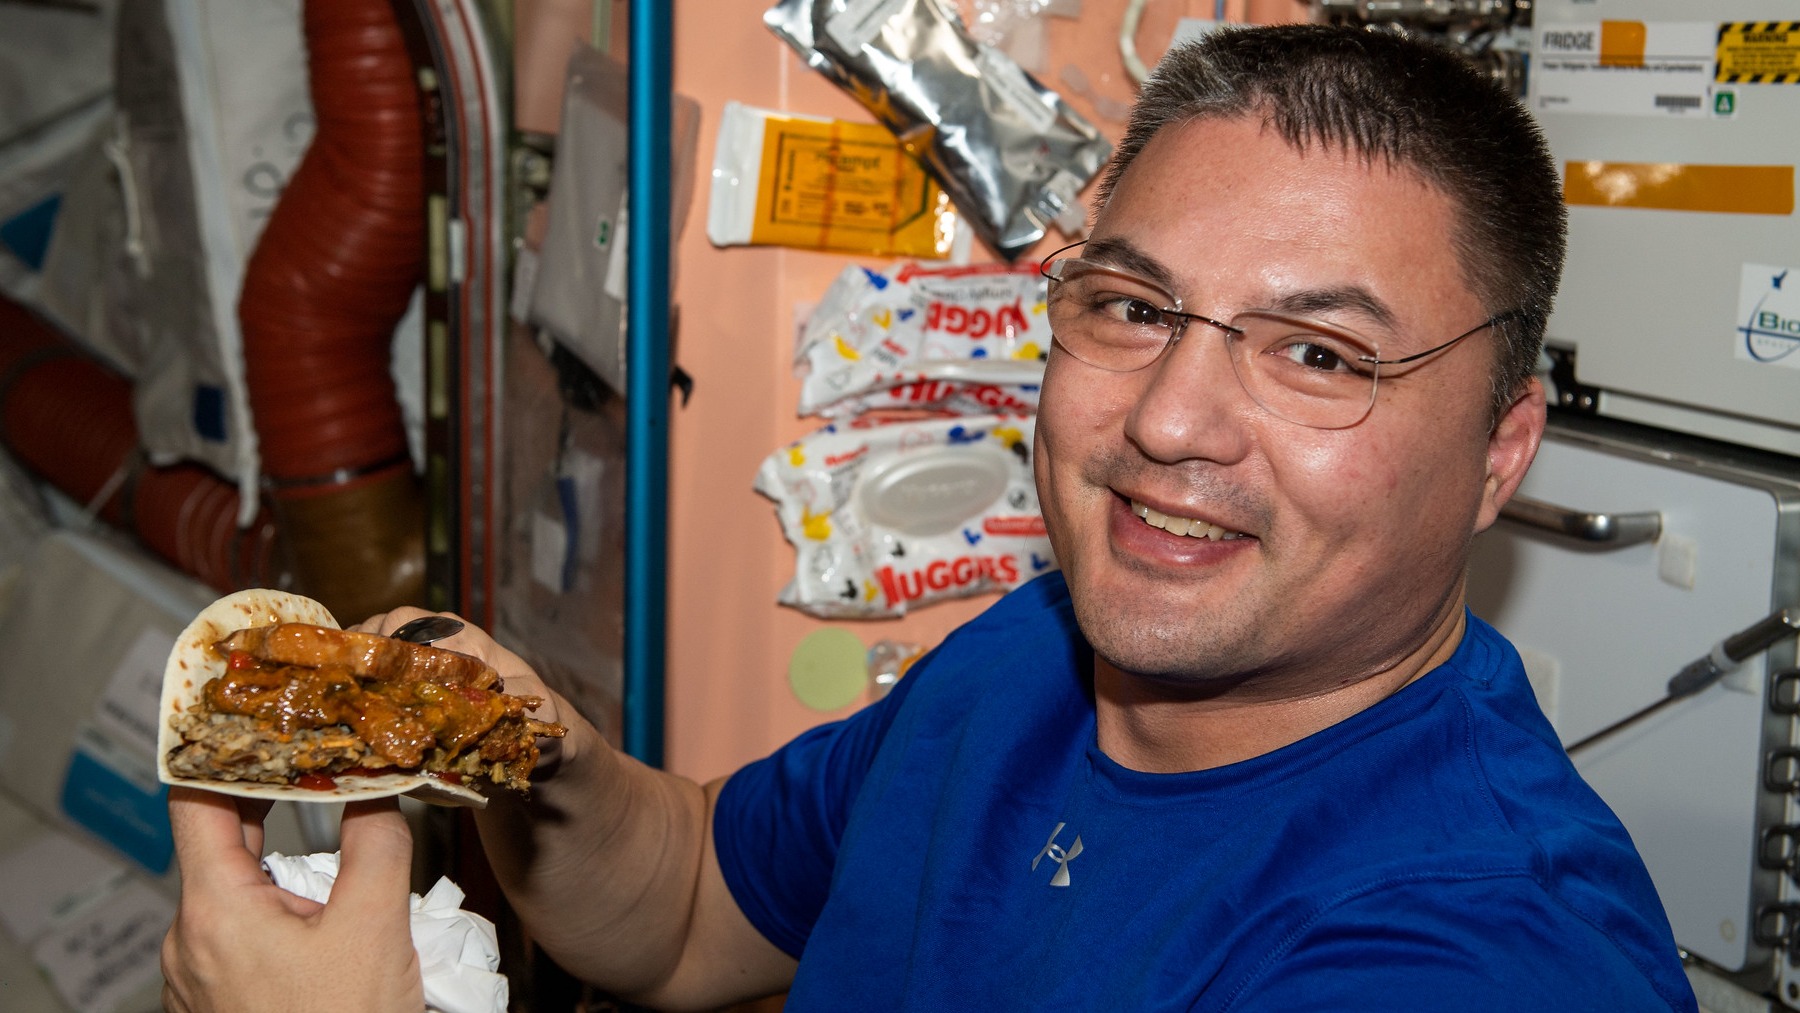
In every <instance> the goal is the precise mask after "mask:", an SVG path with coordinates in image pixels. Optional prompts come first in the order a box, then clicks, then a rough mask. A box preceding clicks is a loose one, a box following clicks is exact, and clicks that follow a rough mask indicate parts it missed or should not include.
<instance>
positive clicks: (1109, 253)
mask: <svg viewBox="0 0 1800 1013" xmlns="http://www.w3.org/2000/svg"><path fill="white" fill-rule="evenodd" d="M1081 257H1082V259H1083V260H1095V261H1099V262H1101V263H1104V264H1108V265H1110V266H1112V267H1117V268H1120V269H1121V270H1125V271H1130V272H1131V273H1132V274H1136V275H1139V276H1141V277H1143V278H1144V279H1146V280H1148V281H1154V282H1156V283H1157V284H1159V285H1161V286H1162V287H1163V288H1164V289H1166V290H1168V291H1169V292H1171V293H1177V284H1178V283H1177V281H1176V279H1175V275H1174V273H1173V272H1172V271H1170V270H1169V269H1168V267H1166V266H1164V264H1163V263H1162V261H1160V260H1157V259H1156V258H1155V257H1152V256H1150V255H1149V254H1148V253H1145V252H1144V251H1143V250H1140V249H1138V247H1137V246H1136V245H1135V244H1133V243H1132V242H1131V240H1129V239H1125V238H1123V237H1113V238H1108V239H1090V240H1088V242H1087V245H1085V246H1084V247H1082V251H1081ZM1177 296H1178V297H1179V298H1183V299H1184V301H1185V297H1182V296H1180V295H1179V293H1177ZM1255 308H1256V309H1263V310H1271V311H1273V312H1276V313H1291V314H1294V315H1295V316H1315V315H1318V314H1320V313H1330V312H1334V311H1339V310H1349V311H1351V312H1353V313H1357V314H1360V315H1361V316H1363V317H1365V318H1366V319H1368V320H1369V321H1371V322H1372V323H1374V324H1376V325H1378V326H1379V327H1381V328H1383V329H1385V330H1389V331H1392V330H1394V329H1395V326H1396V319H1397V318H1396V316H1395V314H1394V311H1393V310H1392V309H1391V308H1390V307H1389V306H1388V304H1387V303H1385V302H1383V301H1382V300H1381V299H1380V298H1379V297H1378V296H1376V295H1375V293H1373V292H1371V291H1369V290H1368V289H1366V288H1364V287H1362V286H1361V285H1338V286H1333V287H1330V288H1309V289H1304V290H1302V291H1299V292H1290V293H1288V294H1287V295H1284V296H1281V297H1279V298H1277V299H1276V300H1275V301H1274V302H1273V303H1271V304H1270V305H1268V306H1258V307H1255Z"/></svg>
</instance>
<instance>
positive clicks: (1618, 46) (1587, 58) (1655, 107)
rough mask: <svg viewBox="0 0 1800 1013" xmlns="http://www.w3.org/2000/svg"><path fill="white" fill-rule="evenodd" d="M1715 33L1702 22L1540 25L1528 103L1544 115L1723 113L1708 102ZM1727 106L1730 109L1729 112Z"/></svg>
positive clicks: (1712, 24)
mask: <svg viewBox="0 0 1800 1013" xmlns="http://www.w3.org/2000/svg"><path fill="white" fill-rule="evenodd" d="M1718 38H1719V31H1718V25H1717V24H1716V23H1715V22H1708V21H1691V22H1690V21H1593V22H1585V23H1577V24H1544V25H1540V26H1538V28H1537V31H1536V34H1535V37H1534V39H1533V46H1532V57H1533V61H1532V66H1531V86H1530V102H1531V107H1532V109H1534V110H1538V111H1540V112H1552V113H1599V114H1606V115H1615V116H1691V117H1708V116H1720V115H1729V114H1730V112H1731V111H1732V108H1728V109H1727V110H1725V111H1723V112H1721V111H1720V110H1719V109H1718V108H1716V106H1715V103H1714V101H1713V94H1712V85H1713V64H1714V49H1715V45H1716V44H1717V42H1718ZM1733 108H1734V106H1733Z"/></svg>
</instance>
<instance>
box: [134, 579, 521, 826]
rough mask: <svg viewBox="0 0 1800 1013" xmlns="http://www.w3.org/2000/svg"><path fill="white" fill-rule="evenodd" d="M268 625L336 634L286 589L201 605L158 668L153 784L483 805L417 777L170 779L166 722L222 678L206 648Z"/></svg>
mask: <svg viewBox="0 0 1800 1013" xmlns="http://www.w3.org/2000/svg"><path fill="white" fill-rule="evenodd" d="M275 623H311V624H313V625H314V626H328V627H331V628H332V629H341V628H342V627H341V626H340V625H339V624H338V621H337V620H336V619H334V618H333V617H332V615H331V613H330V612H329V611H328V610H326V608H325V606H323V605H321V604H319V603H318V602H316V601H313V600H312V599H311V598H307V597H305V596H303V595H298V594H294V593H292V592H290V591H276V590H272V589H269V588H251V589H250V590H247V591H238V592H235V593H233V594H228V595H226V596H225V597H223V598H220V599H219V600H218V601H216V602H213V603H212V604H211V605H208V606H207V607H206V608H205V609H203V610H201V612H200V614H199V615H198V616H195V617H194V621H193V622H191V623H189V624H188V627H187V629H185V630H182V631H181V636H179V637H177V638H176V639H175V647H174V649H172V650H171V651H170V652H169V662H168V664H167V665H166V666H165V667H164V668H163V684H162V706H161V708H160V709H159V711H158V716H157V725H156V729H157V731H156V776H157V779H158V780H160V781H161V782H162V783H164V784H178V785H185V786H187V787H190V788H204V789H206V790H207V791H216V792H219V793H221V794H225V795H237V796H239V797H241V798H259V799H276V800H282V801H288V802H348V801H352V800H354V799H359V798H387V797H388V796H390V795H411V796H412V797H414V798H417V799H421V800H423V801H426V802H432V803H435V804H437V805H446V806H471V807H474V808H476V809H480V808H483V807H485V806H486V805H487V799H486V798H485V797H483V796H482V794H481V793H480V792H478V791H476V790H474V789H473V788H469V787H466V786H464V785H460V784H451V783H449V782H447V781H442V780H439V779H437V778H434V777H428V776H425V775H423V774H403V773H394V774H377V775H372V776H355V775H341V774H340V775H333V777H332V780H333V781H334V782H335V787H332V788H325V789H319V788H302V787H300V786H299V785H292V784H263V783H260V782H255V781H226V780H211V779H204V778H194V777H179V776H176V775H175V774H172V773H170V771H169V753H170V752H171V751H172V750H174V749H175V748H176V747H177V746H180V745H181V737H180V736H179V735H178V734H176V732H175V730H174V729H173V728H172V727H170V719H171V718H173V717H175V716H176V715H177V714H181V713H184V712H186V711H187V710H189V709H191V708H193V707H194V706H195V704H196V703H197V702H198V701H199V700H200V699H201V691H202V689H203V688H204V687H205V686H206V684H207V682H208V681H210V680H211V679H213V678H215V677H217V676H219V675H223V674H224V672H225V658H224V657H222V656H221V655H220V654H219V653H218V652H216V651H214V650H213V649H212V645H213V644H215V643H217V642H218V641H220V640H223V639H224V638H225V637H227V636H229V635H230V634H231V633H233V632H234V631H236V630H241V629H246V628H248V627H252V626H269V625H273V624H275Z"/></svg>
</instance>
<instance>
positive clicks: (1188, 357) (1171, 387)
mask: <svg viewBox="0 0 1800 1013" xmlns="http://www.w3.org/2000/svg"><path fill="white" fill-rule="evenodd" d="M1227 340H1228V337H1227V335H1226V334H1224V333H1223V332H1221V331H1220V330H1219V329H1218V328H1216V327H1212V326H1209V325H1207V324H1205V323H1203V322H1201V321H1194V322H1193V323H1192V324H1191V325H1190V326H1188V327H1187V328H1186V330H1185V331H1184V332H1183V334H1182V335H1181V338H1180V340H1178V341H1176V342H1175V343H1174V344H1173V345H1171V346H1170V347H1169V348H1168V349H1167V350H1166V351H1164V352H1163V355H1162V357H1161V358H1160V359H1158V360H1156V361H1155V362H1153V363H1151V364H1150V365H1149V366H1147V367H1145V368H1144V370H1143V371H1142V372H1141V373H1140V374H1139V375H1141V376H1142V377H1143V380H1142V381H1141V382H1142V384H1143V387H1142V389H1141V390H1140V391H1139V394H1138V397H1137V403H1136V405H1135V406H1134V407H1133V408H1132V410H1131V412H1130V414H1129V415H1127V416H1126V419H1125V435H1126V436H1127V437H1128V438H1129V439H1130V440H1131V441H1132V442H1133V443H1135V444H1137V446H1138V447H1139V449H1141V450H1142V451H1143V452H1144V454H1145V455H1146V456H1148V457H1149V458H1151V459H1152V460H1156V461H1162V462H1165V463H1174V462H1176V461H1185V460H1190V459H1204V460H1211V461H1216V462H1219V463H1224V464H1229V463H1232V462H1234V461H1237V460H1239V459H1240V458H1242V457H1243V456H1244V454H1245V452H1246V450H1247V449H1248V446H1249V438H1250V437H1249V434H1250V423H1251V422H1252V421H1253V418H1254V416H1255V415H1256V413H1258V412H1259V411H1260V410H1261V409H1259V408H1258V407H1257V405H1256V403H1255V402H1254V401H1252V400H1251V399H1250V395H1249V394H1248V393H1246V392H1245V390H1244V387H1243V384H1242V383H1240V382H1239V381H1238V377H1237V373H1236V371H1235V370H1233V369H1232V365H1231V351H1230V349H1229V348H1228V347H1226V341H1227Z"/></svg>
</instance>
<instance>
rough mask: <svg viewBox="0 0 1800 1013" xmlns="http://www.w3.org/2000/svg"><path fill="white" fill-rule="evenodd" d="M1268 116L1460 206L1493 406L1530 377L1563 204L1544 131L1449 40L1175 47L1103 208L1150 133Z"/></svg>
mask: <svg viewBox="0 0 1800 1013" xmlns="http://www.w3.org/2000/svg"><path fill="white" fill-rule="evenodd" d="M1239 116H1262V117H1264V118H1265V120H1266V122H1267V123H1269V124H1270V125H1271V126H1273V127H1274V128H1275V130H1277V131H1278V132H1279V133H1280V134H1281V136H1282V137H1283V138H1285V139H1286V140H1287V142H1288V143H1289V144H1292V145H1293V146H1294V147H1296V148H1299V149H1305V148H1307V147H1309V146H1311V145H1315V144H1316V145H1319V146H1321V147H1326V148H1337V149H1340V150H1344V151H1349V152H1353V153H1355V154H1358V155H1361V156H1362V157H1363V158H1364V159H1366V160H1370V161H1373V160H1375V159H1381V160H1384V161H1386V162H1387V163H1389V164H1390V165H1395V166H1403V167H1406V168H1410V169H1412V170H1413V171H1415V172H1417V173H1418V174H1419V175H1420V176H1422V177H1423V178H1424V179H1425V180H1427V181H1428V182H1429V183H1431V184H1432V185H1433V186H1435V187H1436V188H1437V189H1438V190H1440V191H1441V192H1443V193H1444V194H1445V195H1446V196H1447V197H1449V198H1450V200H1451V201H1452V203H1453V204H1454V205H1455V207H1456V209H1457V227H1456V232H1455V235H1454V236H1452V237H1451V241H1452V244H1453V246H1454V249H1455V250H1456V255H1457V259H1458V260H1459V261H1460V267H1461V269H1462V272H1463V275H1464V277H1465V278H1466V279H1467V282H1468V285H1469V287H1470V290H1471V291H1473V292H1474V293H1475V295H1476V297H1477V298H1479V299H1480V300H1481V301H1482V303H1483V304H1484V306H1485V307H1486V309H1487V311H1488V313H1490V314H1494V315H1498V314H1501V313H1508V314H1509V316H1508V317H1507V319H1506V320H1505V321H1503V322H1502V323H1501V324H1500V325H1497V326H1496V327H1495V331H1496V337H1497V339H1498V340H1497V342H1496V344H1497V349H1498V350H1497V352H1496V363H1495V369H1494V378H1493V385H1494V390H1493V411H1494V418H1495V419H1496V420H1497V419H1498V418H1499V416H1500V413H1501V412H1502V411H1504V410H1505V408H1506V406H1507V405H1508V404H1510V403H1511V401H1512V398H1513V397H1515V396H1516V395H1517V392H1518V389H1519V386H1520V385H1521V384H1523V383H1524V382H1525V380H1526V379H1527V378H1529V377H1530V376H1531V374H1532V371H1533V369H1534V368H1535V366H1536V363H1537V358H1538V353H1539V350H1540V348H1541V347H1542V345H1543V340H1544V326H1545V324H1546V322H1547V321H1548V319H1549V316H1550V309H1551V305H1552V303H1553V302H1554V300H1555V298H1556V289H1557V285H1558V283H1559V281H1560V279H1561V277H1562V264H1563V249H1564V236H1565V232H1566V221H1567V213H1566V211H1565V210H1564V207H1563V200H1562V184H1561V177H1560V175H1559V174H1558V172H1557V168H1556V162H1555V159H1554V158H1552V156H1551V154H1550V149H1549V147H1548V145H1546V144H1545V142H1544V138H1543V134H1542V133H1541V132H1540V131H1539V130H1538V127H1537V124H1536V123H1535V121H1533V120H1532V118H1531V115H1530V114H1529V113H1528V112H1526V110H1525V108H1524V107H1523V106H1522V105H1520V104H1519V102H1518V101H1517V100H1516V99H1515V98H1513V96H1512V95H1511V94H1510V93H1508V92H1507V91H1506V89H1505V88H1504V87H1502V86H1501V85H1500V84H1498V83H1496V82H1495V81H1493V80H1492V79H1490V78H1489V77H1488V76H1487V75H1485V74H1484V73H1482V72H1481V71H1479V70H1478V69H1476V68H1475V66H1474V65H1473V64H1472V63H1470V62H1469V61H1467V60H1465V59H1464V58H1462V57H1461V56H1459V55H1457V54H1456V53H1454V52H1452V51H1451V50H1449V49H1448V48H1447V47H1445V46H1442V45H1439V44H1437V43H1434V42H1431V41H1429V40H1426V39H1421V38H1413V37H1408V36H1404V35H1400V34H1398V33H1395V32H1392V31H1387V30H1380V29H1364V28H1352V27H1338V26H1326V25H1311V24H1297V25H1274V26H1264V27H1227V28H1221V29H1219V30H1217V31H1215V32H1212V33H1211V34H1209V35H1207V36H1205V37H1204V38H1202V39H1200V40H1198V41H1195V42H1191V43H1188V44H1185V45H1182V46H1178V47H1176V48H1174V49H1172V50H1170V51H1169V53H1168V54H1167V55H1165V56H1164V57H1163V59H1162V61H1161V62H1160V63H1159V64H1158V65H1157V67H1156V70H1155V71H1154V72H1153V73H1152V74H1151V75H1150V79H1149V80H1148V81H1146V82H1145V84H1144V88H1143V93H1142V94H1141V95H1140V96H1139V98H1138V102H1137V105H1136V106H1135V107H1134V108H1133V109H1132V113H1131V122H1130V124H1129V126H1128V127H1127V128H1126V133H1125V138H1124V140H1122V141H1121V142H1120V144H1119V147H1118V149H1117V150H1116V151H1115V152H1114V153H1113V157H1112V161H1111V162H1110V163H1109V164H1108V165H1107V168H1106V171H1105V173H1104V175H1103V176H1102V177H1101V181H1100V186H1099V190H1098V194H1099V196H1098V198H1097V206H1099V207H1105V205H1106V202H1107V200H1108V199H1110V198H1111V196H1112V192H1113V189H1114V187H1116V186H1117V185H1118V182H1119V178H1120V177H1121V176H1123V175H1124V173H1125V170H1126V168H1127V167H1128V166H1130V165H1131V162H1132V160H1133V159H1134V158H1136V157H1137V155H1138V153H1139V152H1141V151H1142V150H1143V148H1144V145H1146V144H1148V143H1149V142H1150V138H1151V137H1153V136H1155V135H1156V134H1157V132H1158V131H1160V130H1162V129H1163V128H1164V127H1166V126H1170V125H1172V124H1178V123H1183V122H1187V121H1190V120H1196V119H1210V118H1228V117H1239Z"/></svg>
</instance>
